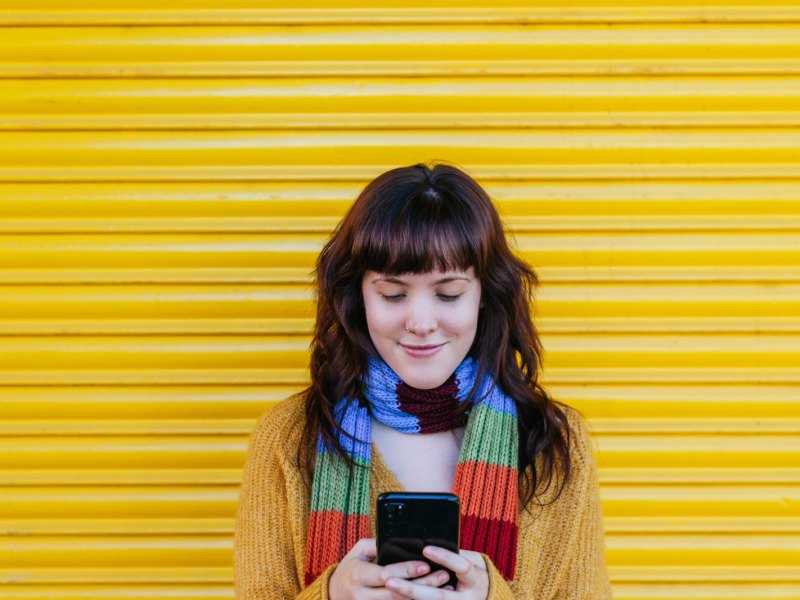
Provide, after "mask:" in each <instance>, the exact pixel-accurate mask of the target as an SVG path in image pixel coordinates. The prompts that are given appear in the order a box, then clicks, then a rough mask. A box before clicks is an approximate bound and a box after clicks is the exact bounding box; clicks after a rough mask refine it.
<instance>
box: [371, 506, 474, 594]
mask: <svg viewBox="0 0 800 600" xmlns="http://www.w3.org/2000/svg"><path fill="white" fill-rule="evenodd" d="M460 521H461V516H460V510H459V502H458V496H456V495H455V494H444V493H441V494H440V493H429V492H387V493H385V494H381V495H380V497H379V498H378V519H377V529H378V532H377V533H378V564H380V565H388V564H392V563H396V562H404V561H407V560H422V561H425V562H426V563H428V564H429V565H430V566H431V571H434V570H437V569H442V568H444V567H442V566H441V565H438V564H436V563H434V562H433V561H431V560H429V559H428V558H426V557H425V556H423V554H422V549H423V548H424V547H425V546H439V547H441V548H446V549H448V550H450V551H451V552H456V553H457V552H458V549H459V525H460ZM447 571H448V572H449V573H450V581H449V584H450V585H452V586H453V587H455V584H456V577H455V574H454V573H453V572H452V571H450V570H449V569H447ZM444 585H447V584H444Z"/></svg>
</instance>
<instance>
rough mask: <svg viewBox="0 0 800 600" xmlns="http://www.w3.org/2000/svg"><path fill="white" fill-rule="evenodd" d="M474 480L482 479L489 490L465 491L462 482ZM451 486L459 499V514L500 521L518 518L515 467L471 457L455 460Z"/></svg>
mask: <svg viewBox="0 0 800 600" xmlns="http://www.w3.org/2000/svg"><path fill="white" fill-rule="evenodd" d="M475 481H481V482H484V484H483V485H484V488H485V490H486V491H487V492H488V493H486V494H481V495H478V494H469V493H467V490H466V489H465V488H464V486H465V484H466V485H468V486H469V485H474V482H475ZM453 490H454V493H455V494H456V495H457V496H458V497H459V498H461V499H462V500H461V514H462V515H474V516H476V517H480V518H482V519H501V520H503V521H515V520H516V519H517V512H518V501H517V495H518V491H517V490H518V483H517V469H513V468H511V467H504V466H502V465H493V464H490V463H485V462H476V461H472V460H469V461H466V462H463V463H458V465H456V477H455V481H454V482H453ZM492 490H494V491H495V492H496V493H498V494H501V495H502V496H500V497H498V496H495V495H494V494H492V493H491V491H492Z"/></svg>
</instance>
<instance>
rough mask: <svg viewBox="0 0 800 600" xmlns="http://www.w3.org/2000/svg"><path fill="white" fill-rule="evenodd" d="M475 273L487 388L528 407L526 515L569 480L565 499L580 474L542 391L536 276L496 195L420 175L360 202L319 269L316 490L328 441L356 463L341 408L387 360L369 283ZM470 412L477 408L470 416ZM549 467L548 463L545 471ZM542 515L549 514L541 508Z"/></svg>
mask: <svg viewBox="0 0 800 600" xmlns="http://www.w3.org/2000/svg"><path fill="white" fill-rule="evenodd" d="M469 267H473V268H474V269H475V274H476V276H477V277H478V279H479V280H480V282H481V301H482V304H483V308H482V309H481V310H480V313H479V317H478V326H477V333H476V335H475V341H474V343H473V344H472V347H471V348H470V350H469V355H470V356H471V357H473V358H474V359H475V360H477V363H478V365H479V373H478V380H480V378H481V377H482V376H483V374H484V373H488V374H490V375H491V376H492V377H493V379H494V380H495V381H496V382H497V383H498V384H499V385H500V387H501V389H502V390H503V391H504V392H505V393H506V394H508V395H509V396H511V397H512V398H513V399H514V401H515V402H516V404H517V410H518V415H519V419H518V422H519V433H520V438H519V439H520V441H519V473H520V499H521V501H522V504H523V506H527V505H528V503H529V502H530V501H531V500H533V499H534V498H537V499H539V498H540V497H541V494H539V493H537V492H538V490H539V489H540V486H541V485H542V484H544V485H543V491H546V490H547V489H549V488H550V484H551V481H552V480H553V477H554V473H555V472H557V471H558V470H559V469H558V468H557V465H560V472H561V474H562V475H563V478H561V477H559V478H557V479H559V480H560V481H561V485H560V487H559V489H558V493H557V494H555V497H554V498H553V499H555V498H556V497H558V495H560V492H561V490H562V489H563V487H564V484H565V483H566V479H567V478H568V476H569V471H570V458H569V451H568V448H569V437H570V427H569V424H568V422H567V418H566V415H565V414H564V412H563V411H562V410H561V408H559V405H561V406H563V404H561V403H559V402H557V401H555V400H553V399H552V398H550V396H549V395H548V394H547V392H546V391H545V390H544V388H542V386H541V385H540V384H539V381H538V376H539V370H540V365H541V353H542V347H541V343H540V341H539V336H538V334H537V332H536V328H535V327H534V324H533V322H532V319H531V314H530V308H529V302H530V301H531V299H532V294H533V291H534V289H535V287H536V285H537V279H536V274H535V273H534V271H533V270H532V269H531V268H530V266H528V265H527V264H526V263H525V262H524V261H522V260H521V259H519V258H518V257H516V256H515V255H514V254H513V253H512V251H511V249H510V248H509V246H508V242H507V240H506V237H505V234H504V231H503V226H502V223H501V221H500V217H499V215H498V213H497V210H496V209H495V207H494V205H493V204H492V201H491V199H490V198H489V195H488V194H487V193H486V191H485V190H484V189H483V188H481V186H480V185H478V183H477V182H476V181H475V180H474V179H472V178H471V177H470V176H469V175H467V174H466V173H464V172H463V171H461V170H459V169H457V168H455V167H453V166H450V165H447V164H442V163H438V164H434V165H433V166H432V167H428V166H427V165H424V164H416V165H412V166H408V167H399V168H396V169H392V170H390V171H387V172H385V173H383V174H382V175H379V176H378V177H376V178H375V179H374V180H372V181H371V182H370V183H369V184H367V186H366V187H365V188H364V189H363V191H362V192H361V194H359V196H358V198H357V199H356V201H355V203H354V204H353V206H352V207H351V208H350V210H349V212H348V213H347V214H346V215H345V217H344V218H343V219H342V221H341V222H340V223H339V225H338V226H337V227H336V229H335V230H334V232H333V234H332V235H331V237H330V239H329V240H328V242H327V243H326V244H325V246H324V247H323V249H322V251H321V253H320V255H319V258H318V260H317V264H316V283H317V320H316V327H315V329H314V338H313V340H312V343H311V362H310V371H311V385H310V386H309V387H308V388H307V389H306V390H304V391H303V392H301V394H302V395H303V397H304V399H305V408H306V422H305V427H304V430H303V435H302V444H301V448H300V452H299V454H298V457H299V458H300V460H301V463H302V464H303V469H302V472H303V476H304V480H305V481H306V484H307V485H308V484H309V482H310V480H311V478H312V473H313V468H314V467H313V463H314V456H315V452H314V449H315V448H316V446H317V440H318V438H319V437H320V436H321V437H322V440H323V443H324V444H325V445H326V446H327V447H329V448H332V449H333V450H334V451H336V452H338V453H339V454H340V455H341V456H342V457H343V458H344V459H345V460H347V462H348V464H350V465H351V468H352V463H351V462H350V461H349V458H348V456H347V455H346V453H345V452H344V450H343V448H342V447H341V445H340V444H339V442H338V440H337V435H338V434H339V433H340V432H341V429H340V428H339V426H338V424H337V422H336V419H335V417H334V412H333V407H334V406H335V404H336V402H337V401H338V400H339V399H340V398H352V399H354V401H363V396H362V388H361V375H362V374H363V373H364V372H365V371H366V369H367V359H368V357H369V356H370V355H373V356H378V353H377V351H376V350H375V348H374V346H373V344H372V341H371V339H370V336H369V332H368V330H367V322H366V316H365V311H364V301H363V298H362V295H361V281H362V278H363V275H364V273H365V272H366V271H367V270H371V271H376V272H379V273H383V274H389V275H399V274H403V273H426V272H430V271H433V270H435V269H439V270H441V271H448V270H467V269H468V268H469ZM467 407H468V406H467V405H466V404H465V405H464V406H463V410H466V408H467ZM537 460H538V462H539V463H540V464H539V465H538V466H537ZM539 504H541V502H539Z"/></svg>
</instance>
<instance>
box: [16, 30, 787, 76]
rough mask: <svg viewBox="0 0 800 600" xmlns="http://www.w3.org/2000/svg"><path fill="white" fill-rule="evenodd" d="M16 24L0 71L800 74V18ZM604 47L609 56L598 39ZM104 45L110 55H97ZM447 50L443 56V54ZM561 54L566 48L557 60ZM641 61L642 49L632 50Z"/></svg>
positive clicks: (60, 73)
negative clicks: (89, 26)
mask: <svg viewBox="0 0 800 600" xmlns="http://www.w3.org/2000/svg"><path fill="white" fill-rule="evenodd" d="M94 29H95V30H94V31H92V32H91V33H87V31H86V30H85V28H70V27H55V28H50V27H48V28H36V27H11V28H7V29H6V30H5V32H4V35H3V37H2V38H1V39H0V76H2V77H42V76H48V77H52V76H53V75H54V74H57V75H58V76H61V77H65V76H73V77H74V76H81V77H86V76H89V77H109V76H112V77H114V78H118V77H120V76H127V77H130V76H158V77H165V76H166V77H178V76H192V77H198V76H220V75H221V76H226V77H230V76H232V75H235V76H245V75H247V76H266V75H277V74H280V75H284V76H285V75H292V76H308V75H326V76H330V75H343V74H347V75H351V76H352V75H359V74H389V73H392V74H406V75H407V74H412V73H414V74H420V75H425V74H427V75H434V74H435V75H443V74H444V75H447V74H451V75H452V74H462V75H466V74H473V75H480V76H486V75H490V74H505V75H509V74H530V73H541V74H548V73H549V74H554V73H558V74H561V73H595V74H600V73H604V74H605V73H636V72H640V73H644V72H648V73H653V72H656V73H658V72H662V73H712V72H714V73H731V72H743V73H759V72H760V73H783V74H786V73H796V72H798V71H799V70H800V46H798V44H797V43H796V42H797V39H800V35H798V31H800V29H799V28H798V26H797V25H796V24H794V23H791V24H788V23H784V24H774V23H773V24H754V23H749V24H747V25H746V26H744V25H739V24H736V25H732V24H728V25H721V24H694V23H687V24H684V25H682V26H681V27H680V29H678V30H676V28H675V27H674V26H666V25H641V24H619V25H617V26H615V27H614V28H608V27H607V26H606V25H605V24H582V25H579V26H575V25H569V24H565V25H487V24H482V25H480V26H470V25H458V26H456V25H451V26H448V25H418V26H411V25H400V24H398V25H394V26H393V27H391V28H376V27H369V26H360V27H359V26H353V25H341V26H332V27H331V26H328V27H325V26H321V25H309V26H306V27H302V28H298V27H291V26H289V27H280V26H239V27H235V28H226V29H225V30H224V31H223V30H222V29H220V28H215V27H209V26H197V27H168V26H165V27H158V26H154V27H145V28H131V27H113V26H109V27H96V28H94ZM598 47H602V49H603V50H602V54H601V56H598V54H599V53H598V51H597V48H598ZM98 49H102V52H101V56H102V57H103V58H102V60H97V57H98ZM432 56H433V57H435V59H431V57H432ZM552 56H558V57H559V58H558V59H557V60H554V59H552V58H551V57H552ZM634 56H635V57H636V58H631V57H634Z"/></svg>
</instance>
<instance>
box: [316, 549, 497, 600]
mask: <svg viewBox="0 0 800 600" xmlns="http://www.w3.org/2000/svg"><path fill="white" fill-rule="evenodd" d="M377 558H378V549H377V546H376V544H375V539H374V538H362V539H360V540H358V541H357V542H356V543H355V545H354V546H353V547H352V548H351V549H350V551H349V552H348V553H347V554H346V555H345V556H344V558H342V560H341V562H340V563H339V565H338V566H337V567H336V569H334V571H333V573H332V574H331V578H330V580H329V581H328V596H329V598H330V600H361V599H362V598H363V599H369V600H372V599H375V600H398V599H401V598H404V596H403V594H396V593H394V592H393V591H392V590H390V589H389V588H387V587H386V581H387V580H389V579H390V578H392V580H396V581H403V582H406V583H411V581H410V580H412V579H413V581H414V583H413V585H414V586H416V587H419V588H427V589H430V590H435V586H439V585H442V584H443V583H444V582H445V581H447V580H448V577H447V574H446V573H445V571H435V572H433V573H430V572H429V571H430V567H429V566H428V563H426V562H423V561H421V560H409V561H406V562H400V563H394V564H392V565H386V566H383V567H382V566H380V565H377V564H375V560H376V559H377ZM478 558H479V559H481V561H482V560H483V559H482V558H481V556H480V554H479V555H478ZM431 586H434V587H431ZM408 597H409V598H410V596H408Z"/></svg>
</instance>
